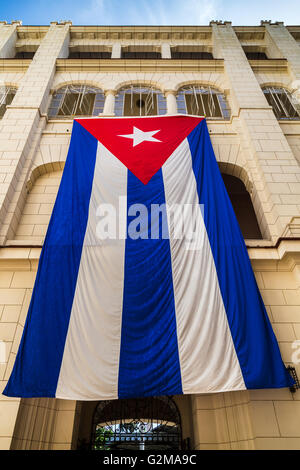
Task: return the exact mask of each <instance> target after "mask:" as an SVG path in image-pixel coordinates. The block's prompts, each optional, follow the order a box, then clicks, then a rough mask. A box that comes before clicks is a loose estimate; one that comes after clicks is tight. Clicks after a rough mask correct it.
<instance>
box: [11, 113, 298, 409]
mask: <svg viewBox="0 0 300 470" xmlns="http://www.w3.org/2000/svg"><path fill="white" fill-rule="evenodd" d="M292 384H293V381H292V379H291V377H290V376H289V373H288V372H287V370H286V368H285V366H284V364H283V362H282V359H281V356H280V352H279V348H278V344H277V341H276V338H275V336H274V333H273V331H272V327H271V325H270V322H269V319H268V316H267V313H266V310H265V307H264V305H263V302H262V299H261V296H260V293H259V290H258V288H257V285H256V282H255V277H254V275H253V271H252V268H251V265H250V261H249V258H248V254H247V249H246V246H245V244H244V240H243V237H242V235H241V232H240V229H239V226H238V222H237V220H236V218H235V214H234V211H233V209H232V206H231V203H230V200H229V197H228V195H227V192H226V189H225V187H224V184H223V181H222V177H221V174H220V172H219V168H218V164H217V162H216V159H215V156H214V153H213V149H212V145H211V142H210V137H209V134H208V131H207V126H206V122H205V120H204V119H202V118H197V117H190V116H180V115H178V116H161V117H140V118H109V119H108V118H91V119H76V120H75V121H74V125H73V132H72V138H71V143H70V148H69V153H68V157H67V161H66V165H65V169H64V172H63V176H62V180H61V184H60V188H59V192H58V196H57V199H56V202H55V206H54V209H53V213H52V217H51V220H50V224H49V228H48V232H47V236H46V239H45V243H44V246H43V249H42V253H41V258H40V263H39V268H38V272H37V277H36V282H35V286H34V290H33V295H32V300H31V304H30V307H29V311H28V315H27V320H26V325H25V329H24V333H23V337H22V340H21V344H20V347H19V351H18V354H17V358H16V361H15V364H14V368H13V371H12V374H11V377H10V379H9V382H8V384H7V386H6V388H5V391H4V394H5V395H8V396H18V397H58V398H66V399H78V400H106V399H116V398H128V397H143V396H155V395H174V394H192V393H210V392H225V391H231V390H244V389H253V388H254V389H255V388H277V387H288V386H290V385H292Z"/></svg>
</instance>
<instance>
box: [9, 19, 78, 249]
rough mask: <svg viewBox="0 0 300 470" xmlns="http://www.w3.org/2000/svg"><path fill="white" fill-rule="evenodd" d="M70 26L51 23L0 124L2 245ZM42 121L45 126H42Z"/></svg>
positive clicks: (19, 202)
mask: <svg viewBox="0 0 300 470" xmlns="http://www.w3.org/2000/svg"><path fill="white" fill-rule="evenodd" d="M69 28H70V23H69V22H64V23H61V24H58V23H56V22H55V23H51V24H50V27H49V30H48V32H47V34H46V35H45V37H44V39H43V40H42V42H41V45H40V47H39V48H38V50H37V52H36V53H35V56H34V58H33V60H32V61H31V64H30V66H29V67H28V70H27V72H26V73H25V76H24V77H23V79H22V81H21V82H20V86H19V88H18V91H17V93H16V96H15V97H14V100H13V103H12V104H11V105H9V106H8V107H7V110H6V112H5V115H4V117H3V119H2V120H1V122H0V165H1V166H0V181H2V182H3V183H2V184H1V188H0V220H1V221H2V222H3V223H2V226H1V228H0V243H5V241H6V240H7V239H12V238H13V236H14V232H15V228H16V226H17V223H18V214H20V212H21V211H22V206H23V203H24V200H25V196H26V188H25V184H26V178H27V176H28V173H29V170H30V164H31V159H32V158H33V156H34V148H35V146H36V145H38V139H37V138H36V137H37V136H36V133H38V132H41V131H42V127H43V126H44V125H45V117H44V118H43V119H41V116H42V114H43V113H45V112H46V108H47V102H48V98H49V91H50V87H51V84H52V81H53V77H54V74H55V69H56V59H57V58H59V57H67V56H68V44H69ZM41 122H42V126H41Z"/></svg>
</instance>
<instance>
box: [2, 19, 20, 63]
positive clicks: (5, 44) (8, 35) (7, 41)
mask: <svg viewBox="0 0 300 470" xmlns="http://www.w3.org/2000/svg"><path fill="white" fill-rule="evenodd" d="M21 24H22V22H21V21H12V23H11V24H7V23H6V21H0V59H8V58H13V57H14V55H15V51H16V48H15V45H16V41H17V27H18V26H19V25H21Z"/></svg>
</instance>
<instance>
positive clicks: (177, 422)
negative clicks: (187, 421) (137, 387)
mask: <svg viewBox="0 0 300 470" xmlns="http://www.w3.org/2000/svg"><path fill="white" fill-rule="evenodd" d="M181 441H182V436H181V419H180V414H179V411H178V408H177V406H176V404H175V402H174V401H173V400H172V399H171V398H169V397H147V398H134V399H126V400H125V399H123V400H109V401H101V402H99V403H98V405H97V406H96V408H95V412H94V416H93V429H92V439H91V448H92V449H95V450H126V449H127V450H144V449H145V450H175V449H181V448H182V442H181Z"/></svg>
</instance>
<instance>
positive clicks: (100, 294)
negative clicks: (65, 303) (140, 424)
mask: <svg viewBox="0 0 300 470" xmlns="http://www.w3.org/2000/svg"><path fill="white" fill-rule="evenodd" d="M127 171H128V170H127V168H126V167H125V166H124V165H123V163H121V162H120V161H119V160H118V159H117V158H116V157H115V156H114V155H113V154H112V153H110V152H109V151H108V150H107V149H106V148H105V147H104V146H103V145H102V144H101V143H98V150H97V157H96V165H95V173H94V180H93V187H92V194H91V199H90V205H89V216H88V223H87V229H86V233H85V238H84V243H83V250H82V255H81V262H80V267H79V273H78V279H77V285H76V290H75V296H74V302H73V306H72V311H71V317H70V323H69V329H68V333H67V339H66V344H65V349H64V355H63V360H62V365H61V370H60V375H59V379H58V385H57V390H56V397H58V398H66V399H68V398H69V399H78V400H81V399H82V400H99V399H102V400H109V399H115V398H118V374H119V355H120V340H121V321H122V305H123V283H124V256H125V239H121V240H120V239H119V237H117V238H116V239H115V240H113V239H107V240H101V241H100V240H99V238H98V237H97V235H96V226H97V223H98V222H99V220H100V218H99V216H97V208H98V207H99V205H100V204H103V203H104V204H111V205H112V206H113V207H115V208H116V209H117V215H118V207H119V196H125V199H124V200H123V202H125V204H124V205H123V208H124V210H125V211H126V210H127V202H126V197H127V196H126V195H127ZM122 216H124V214H122ZM54 295H55V293H54ZM100 391H101V392H102V393H101V394H100Z"/></svg>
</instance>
